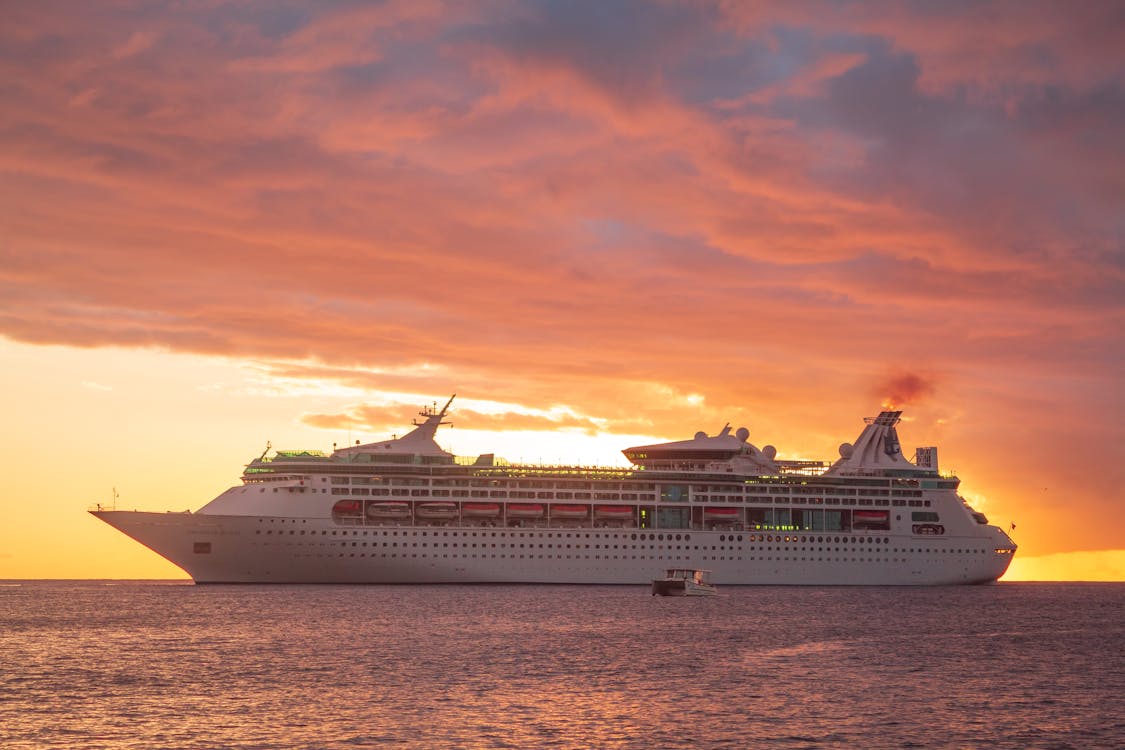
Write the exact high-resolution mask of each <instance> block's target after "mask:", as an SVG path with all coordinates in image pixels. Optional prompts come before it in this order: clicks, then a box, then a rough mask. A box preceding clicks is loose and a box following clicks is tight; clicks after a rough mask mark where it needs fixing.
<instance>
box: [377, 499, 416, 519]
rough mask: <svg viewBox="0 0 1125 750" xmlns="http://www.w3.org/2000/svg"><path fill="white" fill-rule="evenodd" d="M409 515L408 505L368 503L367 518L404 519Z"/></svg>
mask: <svg viewBox="0 0 1125 750" xmlns="http://www.w3.org/2000/svg"><path fill="white" fill-rule="evenodd" d="M409 515H410V504H409V503H393V502H392V503H368V504H367V517H368V518H406V517H408V516H409Z"/></svg>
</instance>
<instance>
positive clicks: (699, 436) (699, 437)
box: [695, 430, 707, 440]
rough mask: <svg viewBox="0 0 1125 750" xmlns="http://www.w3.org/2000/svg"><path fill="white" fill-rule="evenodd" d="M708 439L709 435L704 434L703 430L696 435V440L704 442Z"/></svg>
mask: <svg viewBox="0 0 1125 750" xmlns="http://www.w3.org/2000/svg"><path fill="white" fill-rule="evenodd" d="M706 437H707V433H706V432H704V431H703V430H700V431H699V432H697V433H695V439H696V440H703V439H705V438H706Z"/></svg>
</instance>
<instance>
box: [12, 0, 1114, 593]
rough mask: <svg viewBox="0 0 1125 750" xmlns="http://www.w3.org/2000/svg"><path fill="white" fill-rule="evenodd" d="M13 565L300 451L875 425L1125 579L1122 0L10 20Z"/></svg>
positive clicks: (391, 8) (80, 8)
mask: <svg viewBox="0 0 1125 750" xmlns="http://www.w3.org/2000/svg"><path fill="white" fill-rule="evenodd" d="M4 18H5V20H4V22H3V23H2V24H0V399H2V402H0V403H2V411H0V423H2V425H3V429H2V430H0V441H2V442H0V455H2V457H3V458H2V466H3V476H4V480H3V489H2V490H0V512H2V513H3V516H4V521H3V522H2V523H0V578H35V577H66V578H82V577H122V578H144V577H177V576H183V575H184V574H183V573H182V571H179V569H177V568H175V567H173V566H172V565H171V564H169V563H166V562H164V561H163V560H162V559H161V558H159V557H157V556H156V555H155V554H153V553H151V552H149V551H147V550H145V549H144V548H143V547H141V546H140V545H138V544H137V543H135V542H133V541H131V540H130V539H128V538H126V537H125V536H124V535H122V534H120V533H119V532H117V531H115V530H113V529H112V528H110V527H109V526H107V525H105V524H102V523H101V522H100V521H98V520H96V519H95V518H93V517H92V516H89V515H88V514H86V513H85V512H84V511H85V509H86V508H87V507H89V506H91V505H92V504H93V503H96V502H102V503H105V502H108V501H109V500H110V499H111V497H112V492H113V488H114V487H116V488H117V491H118V493H119V494H120V500H119V501H118V505H119V507H127V508H140V509H146V510H184V509H187V508H191V509H196V508H199V507H200V506H202V505H203V504H205V503H206V502H207V501H208V500H210V499H211V498H212V497H214V496H215V495H216V494H218V493H219V492H221V491H222V490H224V489H225V488H226V487H228V486H230V485H231V484H235V483H237V481H238V477H239V475H240V473H241V470H242V467H243V465H244V464H245V463H247V462H248V461H249V460H250V459H251V458H253V457H255V456H257V455H258V454H260V453H261V452H262V450H264V448H265V446H266V442H267V440H268V441H272V444H273V445H274V447H278V448H303V447H304V448H320V449H325V450H330V449H331V447H332V444H333V443H338V444H339V445H341V446H343V445H344V444H346V443H348V442H354V441H355V440H356V439H362V440H364V441H369V440H377V439H384V438H386V437H388V436H389V435H390V434H392V433H399V434H401V433H402V432H403V428H404V426H405V425H408V423H409V421H410V419H411V418H412V416H413V415H414V413H415V412H416V411H417V409H418V408H419V407H421V406H423V405H427V404H430V403H431V402H433V401H435V400H441V401H444V399H446V398H448V397H449V395H450V394H452V393H454V392H456V393H457V394H458V398H457V400H456V401H455V402H454V409H453V411H452V421H453V427H452V428H451V429H447V430H445V431H443V432H442V433H440V434H439V442H441V443H442V445H443V446H445V447H447V448H448V449H451V450H453V451H454V452H456V453H459V454H475V453H479V452H496V453H497V454H499V455H504V456H506V457H508V458H510V459H513V460H518V459H521V458H522V459H524V460H528V461H539V460H542V461H546V462H552V463H553V462H561V461H584V462H586V463H600V464H607V463H620V462H622V461H623V459H622V457H621V455H620V453H619V451H620V449H622V448H625V447H628V446H631V445H637V444H644V443H650V442H655V441H657V440H665V439H667V440H673V439H685V438H689V437H691V435H692V434H694V433H695V432H696V431H697V430H701V429H702V430H706V431H708V432H709V433H711V434H714V433H715V432H716V431H718V430H719V429H720V428H721V427H722V426H723V425H724V423H727V422H729V423H730V424H731V425H732V426H734V427H739V426H743V425H745V426H747V427H748V428H749V429H750V434H751V438H750V439H751V441H752V442H754V443H755V444H757V445H759V446H761V445H765V444H772V445H775V446H776V447H777V450H778V455H779V457H781V458H823V459H834V458H835V457H836V456H837V455H838V454H837V446H839V444H840V443H841V442H844V441H851V440H853V439H854V438H855V437H856V435H858V434H859V432H860V430H861V429H862V427H863V422H862V419H863V417H866V416H873V415H874V414H875V413H877V412H878V411H879V410H880V408H882V405H884V404H888V405H894V406H896V407H897V408H902V409H904V410H905V417H904V418H905V422H904V424H903V425H901V426H900V429H899V434H900V436H901V438H902V441H903V444H904V448H905V452H906V453H907V455H909V456H913V452H914V448H915V447H916V446H919V445H938V446H939V457H940V461H941V465H942V469H943V470H952V471H956V472H957V474H958V475H959V476H960V477H961V479H962V494H963V495H964V496H965V497H966V498H968V499H969V500H970V501H971V502H972V503H973V504H974V505H975V506H977V508H978V509H979V510H982V511H983V512H985V513H986V514H987V515H988V516H989V518H990V519H991V521H992V522H994V523H996V524H997V525H1000V526H1002V527H1004V528H1005V529H1007V528H1008V527H1009V524H1011V523H1015V524H1016V526H1017V528H1016V530H1015V531H1014V532H1013V536H1014V538H1015V539H1016V541H1017V542H1018V543H1019V544H1020V551H1019V553H1018V555H1017V558H1016V561H1015V563H1014V564H1013V567H1012V570H1011V572H1010V574H1009V579H1021V578H1023V579H1038V580H1042V579H1075V578H1077V579H1087V580H1093V579H1108V580H1125V503H1123V500H1125V490H1123V489H1122V488H1123V487H1125V42H1123V40H1125V5H1123V4H1122V3H1120V2H1080V3H1053V2H1038V3H1037V2H997V3H987V2H982V3H927V2H898V3H866V2H864V3H848V2H825V3H819V2H798V3H776V4H773V5H772V6H771V5H770V4H760V3H738V2H729V3H728V2H605V1H604V0H601V1H595V2H561V1H560V2H502V1H491V0H483V1H482V2H471V3H460V2H457V3H444V2H429V1H427V0H408V1H407V2H385V3H347V2H337V3H323V4H311V3H304V2H300V3H297V2H294V3H284V2H269V3H266V2H263V3H241V2H240V3H234V2H231V3H224V2H199V3H178V2H177V3H172V2H169V3H153V2H146V3H131V2H114V3H98V4H93V3H91V4H85V3H51V2H25V3H6V4H5V6H4Z"/></svg>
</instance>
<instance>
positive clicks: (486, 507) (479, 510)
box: [461, 503, 500, 518]
mask: <svg viewBox="0 0 1125 750" xmlns="http://www.w3.org/2000/svg"><path fill="white" fill-rule="evenodd" d="M461 515H463V516H465V518H496V516H498V515H500V503H465V504H464V505H462V506H461Z"/></svg>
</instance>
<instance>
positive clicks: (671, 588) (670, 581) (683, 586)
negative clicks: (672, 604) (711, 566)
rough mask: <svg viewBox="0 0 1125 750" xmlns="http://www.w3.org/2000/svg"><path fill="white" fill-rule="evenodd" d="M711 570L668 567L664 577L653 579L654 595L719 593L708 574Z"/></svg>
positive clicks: (708, 594) (709, 594) (710, 594)
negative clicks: (709, 579)
mask: <svg viewBox="0 0 1125 750" xmlns="http://www.w3.org/2000/svg"><path fill="white" fill-rule="evenodd" d="M710 573H711V571H709V570H698V569H696V568H668V569H667V570H666V571H664V577H663V578H656V579H653V581H652V595H653V596H658V595H659V596H714V595H715V594H717V593H719V590H718V589H716V588H715V587H714V586H713V585H712V584H711V582H710V581H708V580H707V576H708V575H709V574H710Z"/></svg>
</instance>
